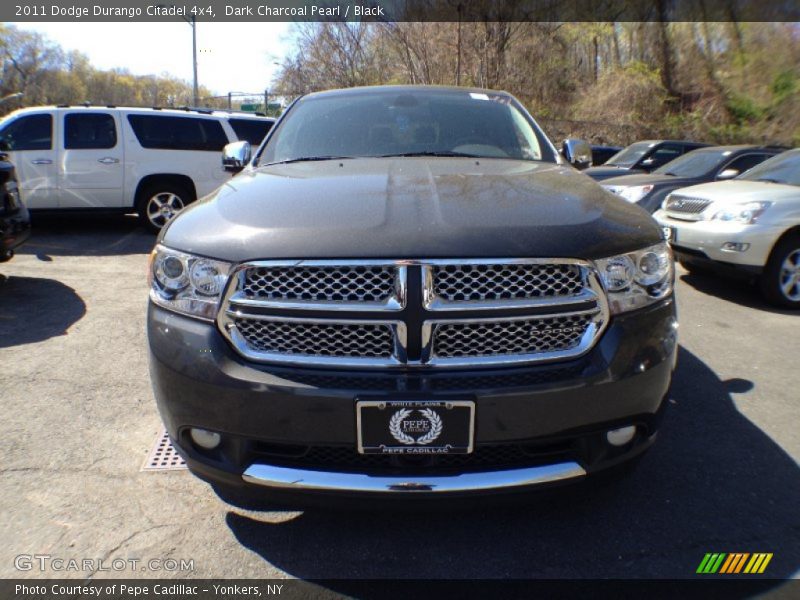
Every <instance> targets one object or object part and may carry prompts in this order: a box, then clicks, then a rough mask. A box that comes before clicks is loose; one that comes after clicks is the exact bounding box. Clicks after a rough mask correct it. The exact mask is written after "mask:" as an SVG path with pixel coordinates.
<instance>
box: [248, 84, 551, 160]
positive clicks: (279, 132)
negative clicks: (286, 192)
mask: <svg viewBox="0 0 800 600" xmlns="http://www.w3.org/2000/svg"><path fill="white" fill-rule="evenodd" d="M385 156H432V157H438V156H456V157H458V156H461V157H476V158H510V159H517V160H547V161H552V162H555V157H554V154H553V152H552V151H551V149H550V148H549V146H548V143H547V141H546V138H545V137H544V135H543V134H542V133H541V132H540V131H539V130H538V128H537V127H536V126H535V124H534V123H533V122H532V121H531V119H530V118H529V117H528V116H527V114H526V113H524V111H523V110H521V109H520V108H519V106H518V105H517V103H516V102H515V101H514V100H513V99H512V98H510V97H509V96H507V95H505V94H492V93H488V92H487V93H475V92H470V91H467V90H432V89H425V90H415V89H398V90H387V89H381V90H364V91H361V92H356V93H334V94H329V95H319V96H309V97H306V98H301V99H300V100H299V101H298V102H297V103H296V104H295V105H294V106H293V107H292V108H291V109H290V110H289V111H288V113H287V114H286V115H285V117H284V118H283V119H282V120H281V121H280V123H279V124H278V125H276V129H275V131H274V132H273V134H272V136H271V137H270V138H269V142H268V143H267V145H266V147H265V148H264V150H263V153H262V156H261V158H260V161H259V162H260V164H261V165H262V166H263V165H266V164H272V163H278V162H291V161H303V160H322V159H326V158H339V159H341V158H361V157H385Z"/></svg>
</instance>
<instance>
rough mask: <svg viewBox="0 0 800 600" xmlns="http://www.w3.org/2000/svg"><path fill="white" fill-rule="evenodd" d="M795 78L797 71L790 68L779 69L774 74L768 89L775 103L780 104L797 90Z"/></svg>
mask: <svg viewBox="0 0 800 600" xmlns="http://www.w3.org/2000/svg"><path fill="white" fill-rule="evenodd" d="M797 80H798V76H797V73H796V72H795V71H790V70H785V71H781V72H780V73H778V74H777V75H776V76H775V79H773V80H772V85H770V91H771V92H772V96H773V99H774V101H775V103H776V104H780V103H781V102H783V101H784V100H786V98H788V97H789V96H792V95H794V94H795V93H796V92H797Z"/></svg>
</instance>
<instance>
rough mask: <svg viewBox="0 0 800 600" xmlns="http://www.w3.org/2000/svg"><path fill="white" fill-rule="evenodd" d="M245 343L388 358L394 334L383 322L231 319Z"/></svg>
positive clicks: (263, 348)
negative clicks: (304, 321) (302, 321)
mask: <svg viewBox="0 0 800 600" xmlns="http://www.w3.org/2000/svg"><path fill="white" fill-rule="evenodd" d="M234 323H235V324H236V327H237V329H238V330H239V333H240V334H241V335H242V337H243V338H244V340H245V341H246V342H247V344H248V346H250V347H251V348H253V349H255V350H257V351H259V352H268V353H271V354H287V355H302V356H333V357H342V358H347V357H351V358H352V357H363V358H390V357H391V356H392V352H393V349H394V342H393V340H394V335H393V333H392V329H391V327H390V326H388V325H385V324H368V323H359V324H349V323H334V322H331V323H300V322H292V321H263V320H258V319H248V318H237V319H234Z"/></svg>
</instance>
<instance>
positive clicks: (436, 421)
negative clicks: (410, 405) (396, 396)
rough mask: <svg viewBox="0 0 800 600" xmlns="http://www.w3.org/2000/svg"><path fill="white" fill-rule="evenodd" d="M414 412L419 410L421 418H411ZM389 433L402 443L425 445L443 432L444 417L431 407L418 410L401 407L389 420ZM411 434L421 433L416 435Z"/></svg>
mask: <svg viewBox="0 0 800 600" xmlns="http://www.w3.org/2000/svg"><path fill="white" fill-rule="evenodd" d="M414 412H418V413H419V414H420V416H421V418H419V419H414V418H410V417H411V415H412V413H414ZM389 433H391V434H392V437H394V439H396V440H397V441H398V442H400V443H401V444H421V445H423V446H424V445H425V444H430V443H431V442H432V441H434V440H435V439H436V438H438V437H439V436H440V435H441V434H442V418H441V417H440V416H439V415H437V414H436V411H435V410H433V409H431V408H426V409H424V410H418V411H413V410H409V409H407V408H401V409H400V410H398V411H397V412H396V413H394V415H392V418H391V419H390V420H389ZM411 434H421V435H419V437H414V436H413V435H411Z"/></svg>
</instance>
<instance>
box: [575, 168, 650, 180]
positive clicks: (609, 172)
mask: <svg viewBox="0 0 800 600" xmlns="http://www.w3.org/2000/svg"><path fill="white" fill-rule="evenodd" d="M582 173H586V174H587V175H588V176H589V177H591V178H592V179H594V180H595V181H600V180H601V179H608V178H609V177H620V176H622V175H630V174H632V173H644V171H643V170H642V169H629V168H628V167H614V166H608V165H603V166H601V167H589V168H588V169H584V170H583V171H582Z"/></svg>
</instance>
